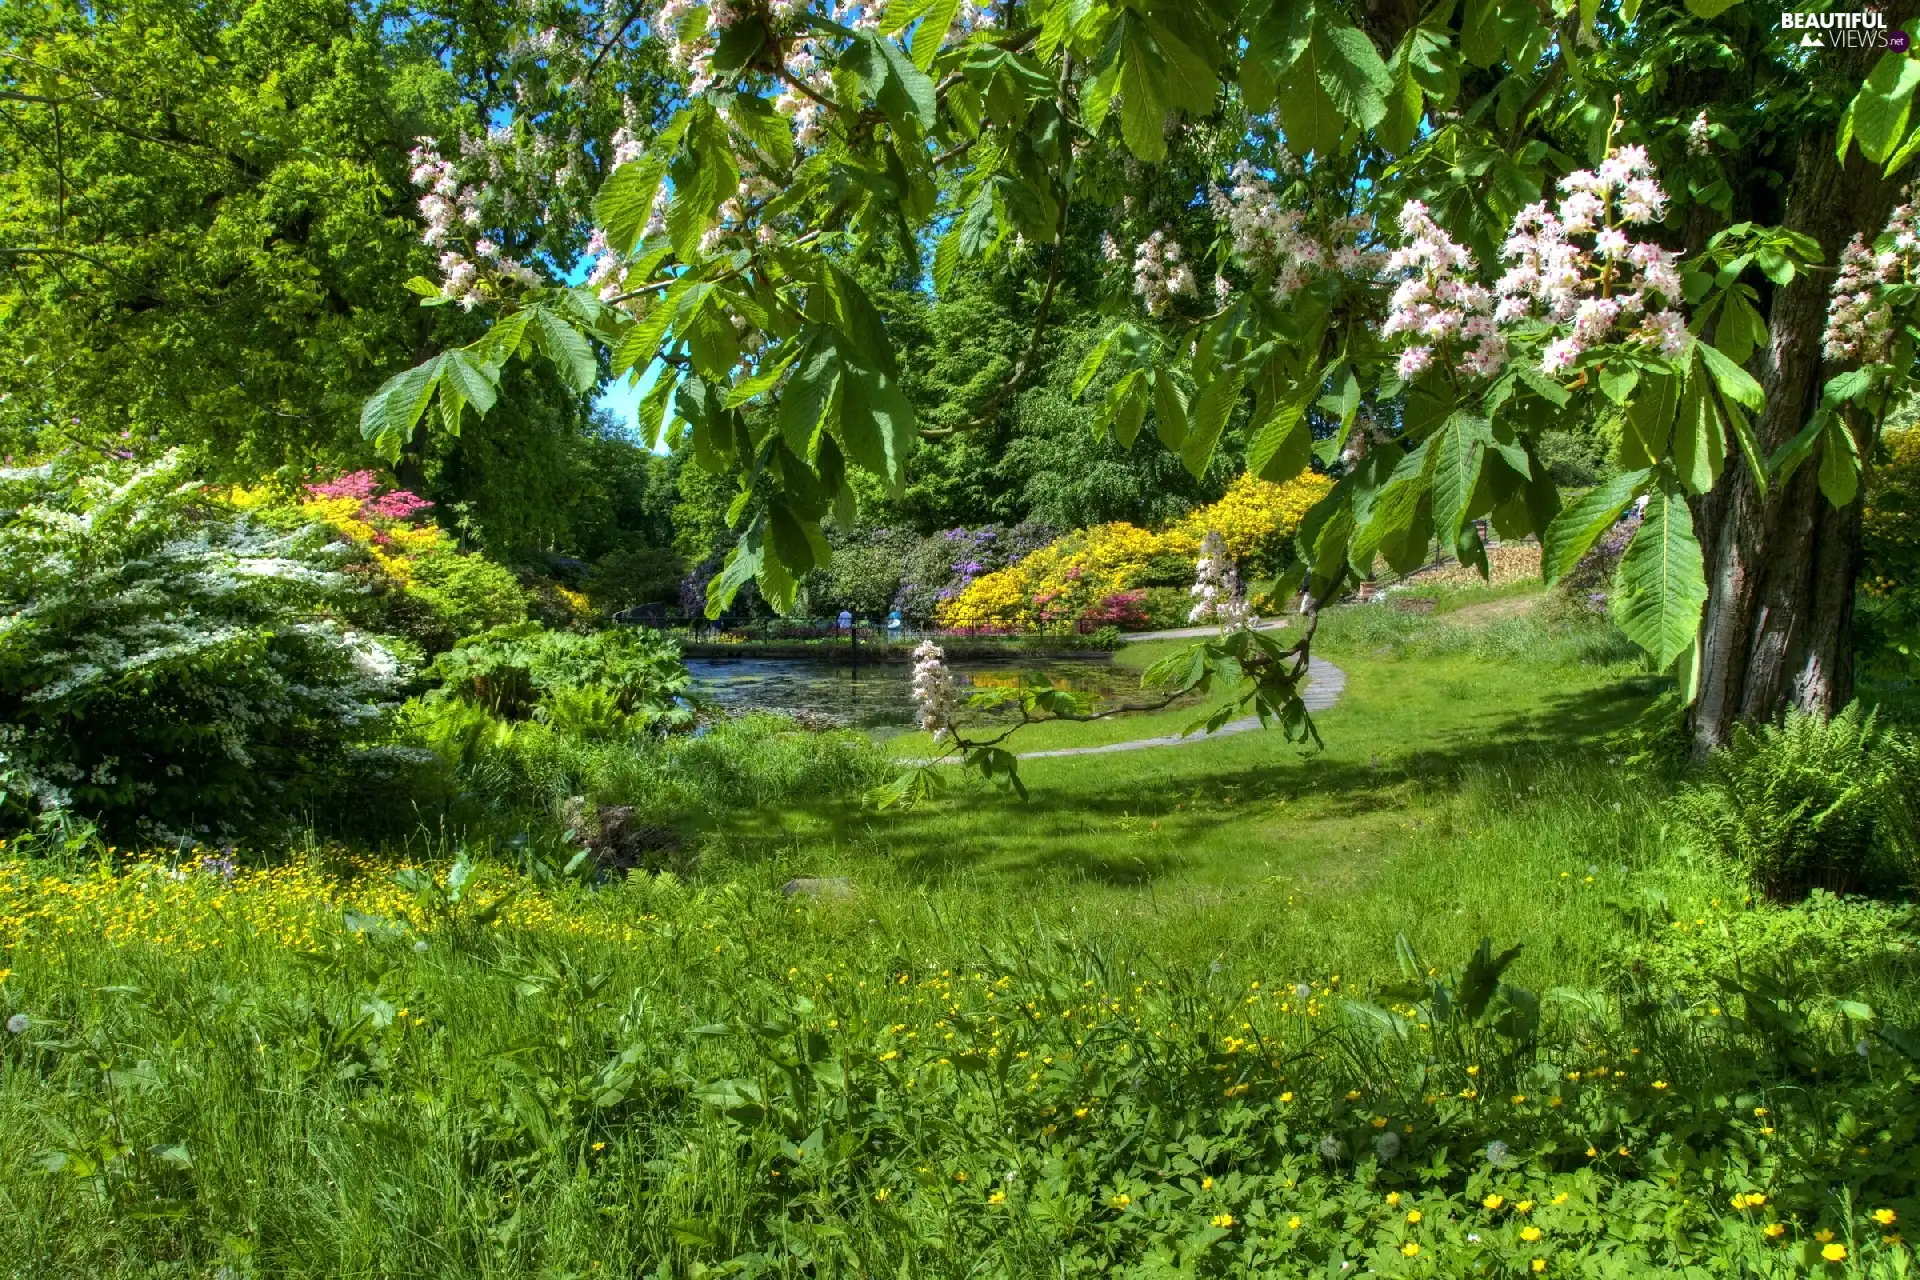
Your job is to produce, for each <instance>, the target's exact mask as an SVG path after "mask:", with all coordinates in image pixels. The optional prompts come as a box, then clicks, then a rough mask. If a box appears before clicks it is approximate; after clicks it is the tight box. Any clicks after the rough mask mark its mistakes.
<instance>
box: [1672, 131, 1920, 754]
mask: <svg viewBox="0 0 1920 1280" xmlns="http://www.w3.org/2000/svg"><path fill="white" fill-rule="evenodd" d="M1834 144H1835V137H1834V135H1833V134H1832V133H1831V132H1827V131H1814V132H1812V133H1809V134H1807V135H1805V136H1803V137H1802V138H1801V139H1800V142H1799V148H1798V153H1797V155H1796V159H1795V164H1794V170H1793V180H1792V183H1791V185H1790V187H1789V190H1788V194H1787V204H1786V211H1785V216H1784V217H1783V218H1782V221H1783V223H1784V224H1785V225H1786V226H1788V227H1790V228H1792V229H1794V230H1796V231H1800V232H1803V233H1805V234H1807V235H1809V236H1811V237H1813V238H1814V239H1815V240H1817V241H1819V243H1820V247H1821V249H1822V250H1824V251H1825V254H1826V266H1825V267H1824V268H1822V269H1818V270H1815V271H1811V272H1802V273H1800V274H1798V275H1796V276H1795V277H1794V278H1793V280H1792V281H1791V282H1790V283H1788V284H1787V285H1786V286H1784V287H1782V288H1779V289H1777V290H1775V292H1774V295H1773V300H1772V305H1771V307H1770V308H1769V309H1768V313H1767V326H1768V329H1769V336H1770V341H1769V343H1768V345H1767V346H1766V348H1765V349H1764V350H1762V351H1760V352H1759V353H1757V354H1756V356H1755V361H1756V364H1757V367H1756V368H1755V370H1754V372H1755V375H1756V376H1757V377H1758V378H1759V380H1760V383H1761V386H1762V387H1763V388H1764V389H1765V391H1766V405H1765V407H1764V408H1763V409H1762V410H1761V413H1760V416H1759V418H1758V420H1757V421H1756V422H1755V423H1754V434H1755V436H1756V437H1757V439H1758V441H1759V445H1760V451H1761V453H1762V455H1763V456H1764V455H1766V454H1770V453H1771V452H1772V451H1773V450H1775V449H1777V448H1779V447H1780V446H1781V445H1782V444H1784V443H1785V442H1786V441H1787V440H1789V439H1791V438H1792V437H1793V436H1794V435H1795V434H1796V433H1797V432H1798V431H1799V430H1800V428H1801V427H1802V425H1804V424H1805V423H1806V421H1807V418H1808V416H1809V415H1810V414H1811V413H1812V412H1813V411H1814V409H1815V408H1816V407H1817V406H1818V404H1819V396H1820V388H1821V386H1822V385H1823V383H1824V382H1825V379H1826V378H1827V377H1829V376H1831V375H1832V374H1833V373H1834V372H1836V370H1834V369H1832V368H1830V367H1826V366H1825V363H1824V361H1823V359H1822V355H1821V343H1820V336H1821V331H1822V330H1823V329H1824V328H1825V327H1826V313H1827V292H1828V289H1829V287H1830V286H1831V284H1832V281H1833V268H1834V264H1836V263H1837V262H1838V261H1839V258H1840V251H1841V250H1842V249H1843V248H1844V247H1845V245H1846V243H1847V241H1848V240H1849V239H1850V238H1852V236H1853V235H1854V234H1855V233H1861V234H1864V235H1865V236H1866V237H1867V239H1868V240H1869V241H1871V240H1872V238H1873V237H1874V236H1875V235H1877V234H1878V233H1879V232H1880V230H1881V229H1882V228H1883V227H1884V226H1885V225H1886V221H1887V215H1888V214H1889V213H1890V212H1891V210H1892V208H1893V204H1894V200H1895V197H1896V195H1897V193H1898V190H1899V183H1898V182H1887V181H1884V180H1882V179H1881V177H1880V173H1879V166H1877V165H1870V164H1868V163H1867V162H1866V161H1865V160H1864V159H1862V158H1861V156H1860V154H1859V152H1858V150H1857V149H1856V150H1853V151H1851V152H1850V153H1849V156H1848V159H1847V162H1846V164H1845V165H1844V166H1843V165H1841V164H1840V163H1839V162H1838V161H1837V160H1836V159H1835V158H1834ZM1861 445H1862V456H1866V445H1867V442H1866V441H1865V440H1862V441H1861ZM1818 466H1819V459H1818V456H1817V455H1816V456H1815V457H1814V458H1813V459H1811V460H1809V461H1808V462H1807V463H1804V464H1802V466H1801V467H1800V468H1799V470H1798V471H1796V472H1795V473H1794V475H1793V478H1792V479H1791V480H1790V481H1789V482H1788V483H1787V484H1785V485H1781V486H1776V487H1774V488H1773V489H1771V490H1770V491H1769V492H1768V493H1767V494H1766V495H1765V496H1764V497H1763V496H1762V495H1761V493H1760V490H1759V488H1758V486H1757V485H1756V484H1755V483H1754V476H1753V473H1752V471H1751V470H1750V469H1749V468H1748V467H1747V465H1746V462H1745V460H1744V459H1743V458H1741V457H1739V456H1738V455H1736V456H1734V457H1733V458H1731V459H1730V460H1729V461H1728V464H1727V468H1726V471H1725V472H1724V473H1723V474H1722V476H1721V478H1720V483H1719V484H1718V485H1716V486H1715V487H1714V489H1713V490H1712V491H1711V492H1709V493H1708V494H1706V495H1705V496H1703V497H1702V498H1700V499H1699V500H1698V501H1697V502H1696V503H1695V504H1694V525H1695V531H1696V533H1697V534H1698V536H1699V538H1700V541H1701V549H1702V551H1703V552H1704V554H1705V559H1706V570H1707V586H1708V597H1707V607H1706V618H1705V622H1704V626H1703V629H1702V633H1701V640H1702V650H1701V669H1700V691H1699V698H1698V701H1697V702H1696V703H1695V704H1694V707H1693V710H1692V715H1691V721H1690V727H1691V730H1692V737H1693V746H1694V750H1695V752H1696V754H1701V753H1704V752H1706V751H1708V750H1710V749H1711V748H1713V747H1716V746H1719V745H1720V744H1721V743H1724V742H1725V741H1726V740H1727V738H1728V737H1729V735H1730V734H1731V733H1732V731H1733V726H1734V725H1735V724H1736V723H1738V722H1739V721H1741V720H1775V719H1778V718H1779V717H1780V716H1781V715H1782V714H1784V713H1785V712H1786V710H1787V709H1788V708H1790V707H1799V708H1802V709H1804V710H1808V711H1818V712H1823V713H1826V714H1832V713H1833V712H1835V711H1837V710H1839V709H1840V708H1841V707H1843V706H1844V705H1845V704H1846V703H1847V702H1848V700H1849V699H1851V698H1852V696H1853V593H1854V582H1855V579H1856V578H1857V577H1858V574H1859V567H1860V506H1859V503H1857V502H1856V503H1853V504H1851V505H1849V506H1848V507H1846V508H1844V509H1839V510H1836V509H1835V508H1834V507H1833V506H1832V504H1831V503H1829V502H1828V501H1827V500H1826V498H1825V497H1823V496H1822V495H1821V493H1820V489H1819V484H1818V480H1817V472H1818Z"/></svg>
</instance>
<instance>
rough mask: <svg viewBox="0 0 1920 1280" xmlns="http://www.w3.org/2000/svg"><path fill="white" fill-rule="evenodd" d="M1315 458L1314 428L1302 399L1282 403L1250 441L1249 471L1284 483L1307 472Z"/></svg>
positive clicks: (1275, 481)
mask: <svg viewBox="0 0 1920 1280" xmlns="http://www.w3.org/2000/svg"><path fill="white" fill-rule="evenodd" d="M1312 458H1313V429H1312V428H1311V427H1310V426H1309V425H1308V423H1307V406H1306V402H1305V401H1303V400H1291V401H1282V402H1281V403H1280V404H1277V405H1275V406H1274V408H1273V412H1272V413H1270V414H1268V415H1267V420H1266V421H1265V422H1262V423H1261V424H1260V425H1259V426H1258V427H1257V428H1255V429H1254V432H1253V436H1252V438H1251V439H1249V440H1248V441H1247V470H1249V471H1251V472H1253V474H1255V475H1257V476H1259V477H1260V478H1261V479H1262V480H1269V481H1272V482H1273V483H1275V484H1284V483H1286V482H1287V481H1289V480H1291V479H1293V478H1294V477H1295V476H1297V475H1299V474H1300V473H1301V472H1302V471H1304V470H1306V469H1307V463H1308V462H1309V461H1311V460H1312Z"/></svg>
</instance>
